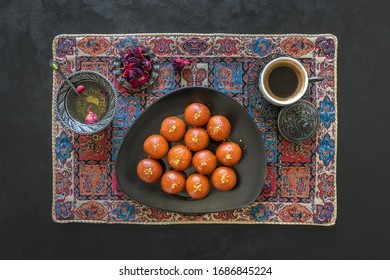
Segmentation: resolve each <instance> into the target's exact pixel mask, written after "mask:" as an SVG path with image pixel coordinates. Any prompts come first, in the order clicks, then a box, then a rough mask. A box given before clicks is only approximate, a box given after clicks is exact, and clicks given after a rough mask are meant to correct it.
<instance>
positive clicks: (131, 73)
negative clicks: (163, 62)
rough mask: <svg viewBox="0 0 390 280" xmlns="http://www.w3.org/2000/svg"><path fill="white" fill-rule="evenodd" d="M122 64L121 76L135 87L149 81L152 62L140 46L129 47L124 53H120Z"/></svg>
mask: <svg viewBox="0 0 390 280" xmlns="http://www.w3.org/2000/svg"><path fill="white" fill-rule="evenodd" d="M120 56H121V62H122V65H123V71H122V77H123V78H125V79H126V80H127V81H128V82H129V83H130V84H131V86H132V87H133V88H134V89H135V88H138V87H140V86H142V85H144V84H146V83H148V82H149V79H150V73H151V71H152V68H153V66H152V63H151V60H150V58H149V57H147V56H146V55H145V54H144V53H143V52H142V48H141V47H140V46H136V47H132V48H130V49H129V50H128V51H127V52H126V53H121V54H120Z"/></svg>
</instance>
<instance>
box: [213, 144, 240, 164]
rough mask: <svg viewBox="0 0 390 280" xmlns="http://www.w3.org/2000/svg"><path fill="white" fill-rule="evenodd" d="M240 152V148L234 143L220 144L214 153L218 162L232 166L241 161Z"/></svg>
mask: <svg viewBox="0 0 390 280" xmlns="http://www.w3.org/2000/svg"><path fill="white" fill-rule="evenodd" d="M241 155H242V151H241V148H240V146H238V145H237V144H236V143H234V142H224V143H222V144H220V145H219V146H218V148H217V151H216V156H217V159H218V161H219V162H220V163H221V164H223V165H226V166H233V165H235V164H237V163H238V162H239V161H240V159H241Z"/></svg>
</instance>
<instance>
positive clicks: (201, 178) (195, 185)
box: [186, 173, 210, 199]
mask: <svg viewBox="0 0 390 280" xmlns="http://www.w3.org/2000/svg"><path fill="white" fill-rule="evenodd" d="M186 191H187V193H188V194H189V196H191V197H192V198H193V199H201V198H204V197H206V196H207V195H208V194H209V192H210V181H209V178H207V176H205V175H202V174H197V173H194V174H191V175H190V176H189V177H188V178H187V181H186Z"/></svg>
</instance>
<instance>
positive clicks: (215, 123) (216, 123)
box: [207, 115, 232, 141]
mask: <svg viewBox="0 0 390 280" xmlns="http://www.w3.org/2000/svg"><path fill="white" fill-rule="evenodd" d="M231 129H232V128H231V125H230V122H229V120H228V119H227V118H225V117H224V116H219V115H216V116H212V117H211V118H210V120H209V121H208V123H207V132H208V134H209V135H210V137H211V139H213V140H215V141H223V140H226V139H227V138H228V137H229V136H230V133H231Z"/></svg>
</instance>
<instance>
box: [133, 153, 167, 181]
mask: <svg viewBox="0 0 390 280" xmlns="http://www.w3.org/2000/svg"><path fill="white" fill-rule="evenodd" d="M162 172H163V169H162V167H161V164H160V163H159V162H158V161H157V160H155V159H152V158H145V159H143V160H141V161H140V162H139V163H138V165H137V174H138V177H139V178H140V179H141V180H142V181H144V182H146V183H153V182H155V181H157V180H158V179H160V177H161V175H162Z"/></svg>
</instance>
